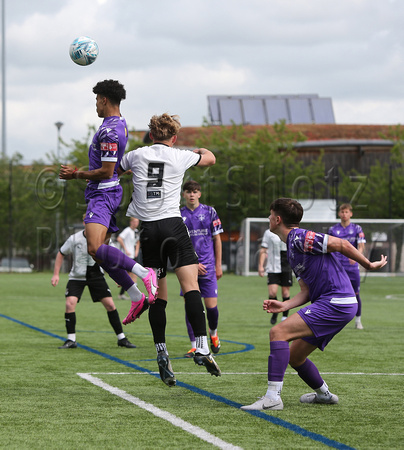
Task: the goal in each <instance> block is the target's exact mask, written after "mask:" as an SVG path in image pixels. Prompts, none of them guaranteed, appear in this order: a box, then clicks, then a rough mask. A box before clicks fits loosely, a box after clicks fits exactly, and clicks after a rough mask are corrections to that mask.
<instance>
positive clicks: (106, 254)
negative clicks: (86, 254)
mask: <svg viewBox="0 0 404 450" xmlns="http://www.w3.org/2000/svg"><path fill="white" fill-rule="evenodd" d="M95 257H96V258H97V259H98V260H100V261H102V262H101V263H100V266H101V267H102V268H103V269H104V270H105V271H106V272H107V273H108V275H109V276H110V277H111V278H112V279H113V280H114V281H115V283H117V284H119V286H122V287H123V288H124V289H125V291H127V290H128V289H129V288H130V287H132V286H133V285H134V282H133V280H132V278H131V277H130V276H129V275H128V272H130V271H131V270H132V267H133V265H134V261H133V259H130V258H129V257H128V256H126V255H124V254H123V253H122V252H121V251H120V250H118V249H117V248H114V247H111V246H110V245H105V244H103V245H101V246H100V247H99V248H98V250H97V253H96V254H95ZM126 260H129V263H128V261H126ZM122 266H124V267H122ZM129 266H130V267H129ZM128 267H129V269H128Z"/></svg>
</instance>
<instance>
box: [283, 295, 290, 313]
mask: <svg viewBox="0 0 404 450" xmlns="http://www.w3.org/2000/svg"><path fill="white" fill-rule="evenodd" d="M286 300H290V297H283V298H282V301H283V302H286ZM288 314H289V310H288V311H283V317H288Z"/></svg>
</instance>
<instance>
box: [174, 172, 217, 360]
mask: <svg viewBox="0 0 404 450" xmlns="http://www.w3.org/2000/svg"><path fill="white" fill-rule="evenodd" d="M182 195H183V197H184V198H185V203H186V205H185V206H184V207H183V208H181V215H182V218H183V219H184V223H185V225H186V226H187V228H188V231H189V235H190V237H191V241H192V245H193V246H194V249H195V251H196V254H197V255H198V260H199V266H198V284H199V289H200V291H201V295H202V297H203V300H204V302H205V307H206V316H207V319H208V324H209V336H210V348H211V350H212V352H213V353H219V350H220V341H219V336H218V334H217V324H218V321H219V311H218V309H217V280H218V279H219V278H221V277H222V276H223V270H222V240H221V239H220V233H223V228H222V222H221V221H220V219H219V216H218V215H217V212H216V210H215V208H213V207H212V206H208V205H204V204H202V203H199V199H200V198H201V185H200V184H199V183H197V182H196V181H192V180H191V181H187V182H186V183H184V186H183V187H182ZM181 295H182V292H181ZM185 322H186V324H187V329H188V336H189V339H190V341H191V345H192V348H191V349H190V350H189V351H188V352H187V353H186V354H185V357H187V358H191V357H193V356H194V354H195V350H196V349H195V343H196V340H195V335H194V332H193V330H192V326H191V324H190V323H189V320H188V317H187V315H186V314H185Z"/></svg>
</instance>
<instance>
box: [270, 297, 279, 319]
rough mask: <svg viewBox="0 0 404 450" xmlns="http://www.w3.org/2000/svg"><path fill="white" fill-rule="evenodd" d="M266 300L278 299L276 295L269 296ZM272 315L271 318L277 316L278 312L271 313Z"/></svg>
mask: <svg viewBox="0 0 404 450" xmlns="http://www.w3.org/2000/svg"><path fill="white" fill-rule="evenodd" d="M268 300H278V298H277V297H276V296H275V297H269V299H268ZM272 317H273V318H275V317H278V313H272Z"/></svg>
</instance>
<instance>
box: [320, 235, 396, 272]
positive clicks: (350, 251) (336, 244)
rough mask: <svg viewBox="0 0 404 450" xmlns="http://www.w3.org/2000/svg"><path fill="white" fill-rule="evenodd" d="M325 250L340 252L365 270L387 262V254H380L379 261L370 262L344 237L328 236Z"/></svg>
mask: <svg viewBox="0 0 404 450" xmlns="http://www.w3.org/2000/svg"><path fill="white" fill-rule="evenodd" d="M327 252H340V253H342V254H343V255H345V256H347V257H348V258H350V259H353V260H354V261H356V262H358V263H359V264H360V265H361V266H362V267H364V268H365V269H366V270H377V269H381V268H382V267H384V266H385V265H386V264H387V256H384V255H381V258H380V261H375V262H370V261H369V260H368V259H367V258H366V256H365V255H363V254H362V253H361V252H360V251H359V250H358V249H356V248H355V247H354V246H353V245H352V244H351V243H350V242H349V241H347V240H346V239H340V238H337V237H334V236H328V242H327Z"/></svg>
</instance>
